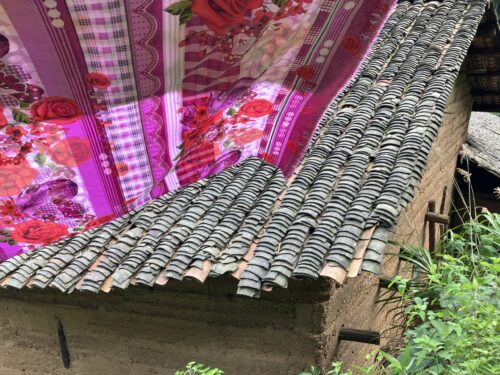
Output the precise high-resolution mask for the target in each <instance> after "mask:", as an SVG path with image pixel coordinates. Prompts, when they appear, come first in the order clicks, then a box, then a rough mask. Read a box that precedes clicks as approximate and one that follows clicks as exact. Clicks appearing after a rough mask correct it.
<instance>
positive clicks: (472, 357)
mask: <svg viewBox="0 0 500 375" xmlns="http://www.w3.org/2000/svg"><path fill="white" fill-rule="evenodd" d="M499 250H500V215H499V214H491V213H487V214H482V215H480V216H478V217H476V218H474V219H471V220H469V221H467V222H465V223H464V224H463V225H462V227H461V228H460V229H456V230H454V231H449V232H448V233H447V236H446V238H445V239H444V240H443V241H442V242H441V243H440V244H439V248H438V251H437V253H436V254H435V255H433V254H430V253H429V251H427V250H425V249H423V248H420V247H414V246H403V247H402V248H401V253H400V254H399V255H398V256H399V257H401V258H402V259H403V260H405V261H406V262H408V263H409V264H411V265H412V266H413V267H412V268H413V272H412V277H410V278H403V277H401V276H398V277H395V278H394V279H393V280H392V281H391V284H390V285H389V287H395V288H390V289H392V290H394V291H392V292H388V293H389V294H388V295H386V296H385V297H384V298H382V300H381V302H383V303H384V305H386V304H388V303H394V302H396V301H397V303H398V306H397V307H396V308H397V309H400V310H401V314H402V316H403V317H404V328H405V334H404V336H405V342H404V345H403V347H402V348H401V349H400V351H399V354H397V355H396V356H392V355H390V354H389V353H386V352H384V351H381V352H379V353H378V354H377V355H376V356H375V361H374V363H373V365H372V366H369V367H367V368H359V367H355V369H356V370H357V373H360V374H372V375H375V374H377V375H378V374H387V375H401V374H404V375H424V374H450V375H454V374H457V375H458V374H460V375H462V374H471V375H476V374H478V375H480V374H498V373H500V365H499V364H498V358H500V335H499V327H498V321H499V318H500V299H499V296H498V292H497V288H498V281H499V272H500V257H499ZM313 370H316V369H314V368H313ZM320 374H321V372H320V371H318V370H316V372H305V373H302V374H301V375H320ZM326 374H336V375H349V374H352V373H351V372H342V370H341V364H340V363H338V362H337V363H334V364H333V366H332V369H331V370H329V372H327V373H326Z"/></svg>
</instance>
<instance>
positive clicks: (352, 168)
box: [0, 0, 486, 296]
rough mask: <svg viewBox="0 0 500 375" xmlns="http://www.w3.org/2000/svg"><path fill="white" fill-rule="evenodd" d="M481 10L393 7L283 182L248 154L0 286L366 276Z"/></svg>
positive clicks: (473, 3) (96, 286) (449, 4)
mask: <svg viewBox="0 0 500 375" xmlns="http://www.w3.org/2000/svg"><path fill="white" fill-rule="evenodd" d="M485 4H486V1H485V0H444V1H439V2H438V1H430V2H425V1H418V0H416V1H402V2H400V3H399V4H398V5H397V7H396V9H395V11H394V12H393V14H392V15H391V17H390V18H389V20H388V21H387V22H386V24H385V26H384V28H383V30H382V32H381V34H380V36H379V38H378V41H377V43H376V44H375V46H374V48H373V49H372V51H371V53H370V55H369V56H368V58H367V59H366V60H365V61H364V63H363V66H362V69H361V70H360V73H359V74H358V75H357V77H355V79H354V80H353V81H352V82H351V84H350V86H349V87H348V88H347V89H346V90H345V91H344V93H343V94H342V95H341V96H340V97H339V98H337V99H336V100H335V102H333V103H332V105H331V106H330V109H329V110H328V111H327V112H326V113H325V115H324V116H323V119H322V121H321V123H320V125H319V128H318V130H317V132H316V134H315V136H314V137H313V140H312V141H311V145H310V147H309V149H308V150H307V152H306V154H305V156H304V158H303V159H302V161H301V163H300V165H299V166H298V167H297V169H296V170H295V173H294V174H293V175H292V176H291V177H290V178H289V179H288V180H287V181H285V179H284V178H283V176H282V174H281V172H279V171H278V170H277V169H276V168H275V167H274V166H271V165H269V164H267V163H265V162H262V161H260V160H259V159H256V158H250V159H247V160H245V161H244V162H242V163H240V164H239V165H237V166H234V167H231V168H229V169H228V170H226V171H224V172H222V173H220V174H218V175H216V176H214V177H211V178H209V179H206V180H203V181H199V182H197V183H194V184H192V185H189V186H187V187H185V188H183V189H181V190H179V191H177V192H174V193H171V194H168V195H165V196H163V197H161V198H159V199H157V200H155V201H153V202H151V203H150V204H148V205H147V206H145V207H144V208H142V209H140V210H138V211H135V212H131V213H128V214H127V215H125V216H123V217H121V218H120V219H118V220H115V221H113V222H111V223H109V224H106V225H104V226H102V227H100V228H95V229H92V230H91V231H89V232H86V233H83V234H80V235H77V236H75V237H73V238H71V239H69V240H67V241H65V242H61V243H58V244H55V245H51V246H47V247H45V248H42V249H39V250H37V251H35V252H32V253H30V254H23V255H20V256H17V257H15V258H12V259H9V260H7V261H5V262H4V263H2V264H0V285H2V286H8V287H14V288H22V287H24V286H30V287H39V288H45V287H47V286H50V287H55V288H58V289H60V290H61V291H64V292H71V291H73V290H74V289H79V290H87V291H93V292H98V291H100V290H102V291H109V290H110V289H111V288H126V287H128V286H129V285H130V284H143V285H148V286H153V285H155V284H157V285H164V284H165V283H167V281H168V280H169V279H177V280H180V279H183V278H187V277H189V278H195V279H198V280H200V281H204V280H205V278H206V277H207V276H218V275H222V274H225V273H232V274H233V276H235V277H236V278H238V279H239V282H238V293H239V294H241V295H246V296H259V295H260V292H261V290H262V289H264V290H269V289H271V288H272V287H274V286H280V287H286V286H287V284H288V280H289V279H290V278H292V277H293V278H312V279H315V278H318V277H319V276H320V275H322V276H325V277H329V278H331V279H333V280H335V281H337V282H338V283H342V282H343V281H344V279H345V277H346V276H356V275H358V274H359V273H360V272H361V271H369V272H375V273H378V272H379V271H380V264H381V260H382V256H383V250H384V247H385V244H386V242H387V237H388V234H389V230H390V229H391V228H392V227H393V226H394V225H395V224H396V223H397V220H398V216H399V214H400V212H401V211H402V209H403V208H404V207H405V206H406V205H407V204H408V203H409V202H410V201H411V200H412V197H413V191H414V189H415V187H416V186H418V184H419V181H420V179H421V176H422V173H423V171H424V169H425V166H426V159H427V155H428V153H429V151H430V148H431V144H432V142H433V140H434V139H435V138H436V135H437V132H438V129H439V126H440V125H441V122H442V118H443V114H444V109H445V104H446V99H447V97H448V96H449V94H450V93H451V90H452V87H453V84H454V82H455V79H456V77H457V75H458V73H459V70H460V66H461V64H462V61H463V59H464V58H465V54H466V52H467V49H468V47H469V45H470V43H471V41H472V38H473V37H474V34H475V31H476V29H477V26H478V24H479V21H480V20H481V16H482V14H483V12H484V9H485Z"/></svg>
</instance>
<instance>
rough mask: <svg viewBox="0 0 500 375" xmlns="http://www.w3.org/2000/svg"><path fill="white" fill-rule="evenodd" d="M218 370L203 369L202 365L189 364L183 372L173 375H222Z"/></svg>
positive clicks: (222, 372)
mask: <svg viewBox="0 0 500 375" xmlns="http://www.w3.org/2000/svg"><path fill="white" fill-rule="evenodd" d="M223 374H224V371H222V370H219V369H218V368H211V367H205V365H203V364H202V363H197V362H189V363H188V364H187V365H186V369H185V370H180V371H176V372H175V375H223Z"/></svg>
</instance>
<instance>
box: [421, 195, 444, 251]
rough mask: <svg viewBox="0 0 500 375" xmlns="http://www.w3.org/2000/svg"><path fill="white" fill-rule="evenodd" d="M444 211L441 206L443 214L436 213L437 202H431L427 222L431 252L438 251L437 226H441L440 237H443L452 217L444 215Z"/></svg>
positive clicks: (426, 215) (426, 217) (426, 216)
mask: <svg viewBox="0 0 500 375" xmlns="http://www.w3.org/2000/svg"><path fill="white" fill-rule="evenodd" d="M443 209H444V207H443V205H441V209H440V210H441V213H439V214H438V213H436V201H435V200H431V201H429V206H428V209H427V212H426V214H425V221H426V222H427V223H429V250H430V251H431V252H434V251H435V250H436V224H440V235H442V234H443V233H444V231H445V230H446V228H447V227H448V225H449V223H450V217H449V216H448V215H444V214H443V213H442V211H443ZM443 227H444V230H443Z"/></svg>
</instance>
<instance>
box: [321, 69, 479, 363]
mask: <svg viewBox="0 0 500 375" xmlns="http://www.w3.org/2000/svg"><path fill="white" fill-rule="evenodd" d="M471 110H472V96H471V93H470V87H469V83H468V81H467V77H466V75H465V74H464V73H461V74H460V76H459V77H458V79H457V81H456V83H455V87H454V89H453V91H452V93H451V95H450V97H449V98H448V101H447V104H446V109H445V116H444V120H443V124H442V126H441V128H440V129H439V133H438V137H437V138H436V140H435V142H434V144H433V146H432V149H431V152H430V154H429V158H428V165H427V168H426V171H425V173H424V175H423V178H422V181H421V183H420V187H419V188H418V189H417V191H416V193H415V197H414V199H413V202H412V203H411V205H409V206H408V207H407V208H406V209H405V211H404V212H403V213H402V214H401V217H400V220H399V224H398V226H397V228H396V231H395V233H394V234H393V235H392V236H391V237H390V240H392V241H394V242H397V243H400V244H413V245H421V246H422V245H423V246H425V247H426V248H428V239H429V233H428V231H429V228H428V225H426V224H425V213H426V212H427V208H428V202H429V201H430V200H435V201H436V206H437V209H438V210H439V208H440V206H441V201H442V197H443V191H444V189H445V187H446V190H447V194H446V197H445V200H444V213H448V212H449V211H450V208H451V202H452V196H453V190H454V189H453V178H454V175H455V167H456V162H457V155H458V151H459V150H460V147H461V146H462V144H463V143H464V142H465V139H466V136H467V128H468V125H469V119H470V115H471ZM398 251H399V248H398V247H397V246H392V245H388V246H387V248H386V250H385V254H386V255H385V257H384V264H383V267H382V275H383V276H384V277H386V278H391V277H392V276H394V275H395V274H397V273H398V266H397V261H398V259H397V258H396V257H391V256H387V254H388V253H397V252H398ZM404 270H405V267H404V266H401V267H400V271H404ZM400 273H401V272H400ZM344 288H349V293H348V294H347V295H348V296H349V298H350V299H352V300H353V301H354V302H357V303H359V309H358V310H357V312H356V313H355V314H352V315H351V316H346V315H344V316H342V315H338V312H342V304H343V303H345V302H342V301H339V300H337V299H336V298H332V300H331V302H330V305H329V307H328V309H329V311H330V313H329V314H328V316H329V318H330V319H337V320H338V319H339V318H338V317H339V316H342V318H340V319H341V320H342V322H341V323H340V325H342V324H344V325H348V326H349V327H350V328H358V329H367V330H374V331H379V332H381V333H382V339H381V345H382V346H385V345H389V346H392V345H393V344H392V343H391V342H390V338H391V337H393V336H394V335H395V332H394V331H393V332H390V331H386V330H387V329H389V328H391V327H392V326H393V325H394V319H393V318H392V317H391V315H388V314H387V311H388V308H386V309H384V310H383V311H380V307H381V304H377V303H375V302H376V301H377V300H378V299H380V298H381V293H384V292H386V291H387V290H386V289H381V290H379V289H378V277H376V276H374V275H371V274H364V275H361V276H360V277H358V278H356V279H351V280H349V282H348V284H347V285H346V287H344ZM336 317H337V318H336ZM337 325H338V324H337ZM335 326H336V325H332V326H330V327H335ZM326 337H328V339H329V340H330V342H329V344H328V347H329V348H334V349H332V350H329V351H328V353H331V354H330V355H328V356H326V358H325V362H326V363H330V362H331V360H332V359H333V358H335V359H338V360H342V361H343V362H345V363H351V364H359V365H362V364H366V363H367V362H366V360H365V359H364V356H365V355H366V354H368V353H371V352H373V351H374V350H376V349H378V347H376V346H373V345H367V344H360V343H353V342H345V341H343V342H341V343H339V344H338V345H337V339H336V337H337V335H336V332H334V331H333V332H332V330H331V329H330V330H328V331H327V335H326Z"/></svg>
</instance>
